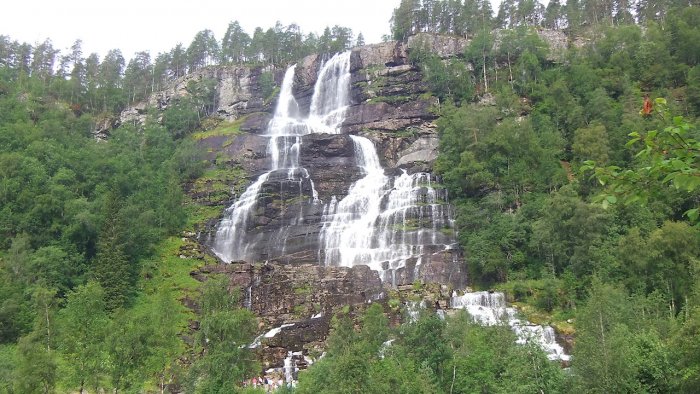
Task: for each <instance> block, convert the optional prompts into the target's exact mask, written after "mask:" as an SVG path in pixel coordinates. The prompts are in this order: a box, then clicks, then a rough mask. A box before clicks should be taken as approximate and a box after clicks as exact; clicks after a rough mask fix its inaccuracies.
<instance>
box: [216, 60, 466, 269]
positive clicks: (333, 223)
mask: <svg viewBox="0 0 700 394" xmlns="http://www.w3.org/2000/svg"><path fill="white" fill-rule="evenodd" d="M295 72H296V66H291V67H290V68H289V69H287V71H286V73H285V76H284V80H283V82H282V86H281V90H280V96H279V100H278V103H277V107H276V109H275V112H274V117H273V118H272V120H271V121H270V123H269V125H268V127H267V131H266V133H265V134H264V135H265V136H266V137H267V138H269V141H268V144H267V156H268V157H269V161H270V165H269V170H268V171H266V172H264V173H262V174H261V175H259V176H258V178H257V179H256V180H255V181H254V182H253V183H252V184H251V185H250V186H249V187H248V188H247V190H246V191H245V192H244V193H242V194H241V195H240V196H239V197H238V199H237V200H236V201H235V202H234V203H233V204H232V205H231V206H230V207H229V208H228V209H227V210H226V212H225V214H224V218H223V219H222V221H221V223H220V224H219V227H218V229H217V232H216V238H215V240H214V241H213V243H212V249H213V251H214V252H215V253H216V254H217V255H218V256H219V257H220V258H221V259H222V260H224V261H226V262H230V261H240V260H244V261H249V262H255V261H264V260H268V259H274V258H276V257H279V256H282V255H285V254H286V253H288V252H287V247H288V242H289V239H288V238H289V237H290V236H289V234H292V233H294V234H297V233H298V232H299V231H298V229H299V228H301V226H302V225H306V226H308V224H309V223H308V221H309V220H308V219H307V218H305V217H302V216H303V215H302V213H301V212H302V210H301V209H300V210H299V215H298V217H293V218H286V219H285V221H286V222H285V223H280V224H279V225H278V226H277V227H276V228H275V229H274V230H272V231H274V232H275V234H274V235H273V236H271V235H270V234H269V231H268V233H264V232H260V231H258V232H257V233H256V232H255V231H253V230H255V229H256V226H257V228H259V227H260V226H259V223H256V220H255V216H256V215H257V214H259V211H261V210H262V207H260V206H259V205H260V201H261V199H263V198H265V190H264V189H265V185H270V186H269V188H270V189H273V188H275V189H276V190H282V189H284V188H286V189H285V190H288V189H289V188H290V185H291V187H295V188H298V189H297V190H298V193H297V196H298V197H296V198H295V201H294V202H293V203H295V204H302V205H303V204H307V205H308V204H314V205H319V207H318V209H319V217H318V219H317V220H316V221H317V223H314V225H315V229H314V230H313V231H310V230H305V231H306V232H307V233H305V234H303V236H305V237H317V241H316V244H317V245H318V246H317V248H318V250H317V251H316V252H315V254H316V255H317V257H318V262H319V263H322V264H324V265H341V266H348V267H351V266H354V265H359V264H365V265H368V266H369V267H370V268H372V269H373V270H377V271H379V272H380V273H381V276H382V279H383V280H385V281H390V282H392V283H396V275H397V270H399V269H402V268H405V269H407V270H412V272H411V273H410V274H409V275H405V276H407V277H410V278H411V279H410V280H412V278H414V277H416V276H417V272H418V269H419V268H420V266H421V264H422V263H423V260H424V255H425V254H426V253H438V252H441V251H443V250H445V249H446V248H450V247H451V245H452V244H453V243H454V235H453V233H452V219H451V212H450V208H449V205H448V204H447V196H446V192H445V191H444V190H443V189H442V188H439V187H436V185H435V179H434V178H431V176H430V175H429V174H427V173H414V174H408V173H407V172H406V171H402V173H401V174H400V175H398V176H391V175H388V174H387V173H386V171H385V169H384V168H383V167H382V164H381V159H380V158H379V156H378V154H377V149H376V147H375V145H374V144H373V142H372V141H371V140H369V139H368V138H365V137H362V136H357V135H352V136H350V138H351V140H352V144H353V145H354V162H355V165H356V168H357V171H359V179H358V180H357V181H355V182H354V183H353V184H352V185H351V186H350V188H349V190H348V191H347V194H346V195H345V196H337V197H336V196H332V198H330V201H320V200H319V199H318V193H317V192H316V190H315V188H314V182H313V180H312V179H311V178H312V176H313V174H310V171H309V170H307V169H306V168H304V167H302V166H300V151H301V149H302V144H303V140H304V136H306V135H309V134H314V133H323V134H339V133H340V127H341V125H342V123H343V121H344V120H345V115H346V111H347V108H348V106H349V104H350V91H351V90H350V80H351V74H350V52H345V53H342V54H338V55H336V56H334V57H332V58H331V59H329V60H328V61H327V62H325V63H323V64H322V66H321V68H320V70H319V71H318V78H317V80H316V83H315V85H314V89H313V95H312V97H311V103H310V105H309V111H308V113H309V114H308V116H306V117H303V116H302V115H301V114H302V112H303V111H302V110H301V109H300V107H299V103H298V102H297V100H296V98H295V97H294V94H293V92H294V89H293V88H294V80H295ZM351 175H352V174H339V176H342V177H349V176H351ZM275 183H278V184H279V186H274V184H275ZM305 183H306V184H307V185H310V189H311V196H308V195H305V194H304V190H303V189H304V187H303V184H305ZM283 185H285V186H284V187H283ZM307 189H308V187H307ZM253 233H255V234H253ZM270 240H272V243H274V244H275V245H274V248H272V247H270V246H269V245H265V246H261V245H260V244H262V243H270ZM262 249H264V250H265V253H261V250H262ZM270 250H272V251H273V252H269V251H270Z"/></svg>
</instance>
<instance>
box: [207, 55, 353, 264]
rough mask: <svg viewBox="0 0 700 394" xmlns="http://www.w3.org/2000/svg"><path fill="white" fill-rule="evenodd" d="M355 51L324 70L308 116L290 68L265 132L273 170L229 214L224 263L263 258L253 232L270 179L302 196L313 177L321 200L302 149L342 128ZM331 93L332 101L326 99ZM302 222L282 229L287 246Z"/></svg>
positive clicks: (220, 232)
mask: <svg viewBox="0 0 700 394" xmlns="http://www.w3.org/2000/svg"><path fill="white" fill-rule="evenodd" d="M349 64H350V52H346V53H342V54H339V55H336V56H334V57H333V58H331V59H330V60H329V61H328V62H326V63H325V64H324V65H323V67H322V68H321V70H320V71H319V78H318V81H317V83H316V86H315V90H317V91H319V92H322V93H320V94H319V95H320V96H321V97H322V98H323V101H319V100H321V99H317V98H316V96H317V94H314V100H313V101H312V106H311V111H310V113H309V117H308V118H307V119H300V114H299V104H298V103H297V101H296V99H295V98H294V95H293V93H292V88H293V83H294V72H295V70H296V65H294V66H291V67H289V68H288V69H287V71H286V72H285V75H284V79H283V81H282V88H281V90H280V96H279V100H278V103H277V107H276V108H275V113H274V117H273V118H272V120H271V121H270V124H269V125H268V128H267V133H266V134H265V136H267V137H269V138H270V139H269V142H268V145H267V153H268V156H269V157H270V161H271V165H270V170H269V171H267V172H265V173H263V174H262V175H260V176H259V177H258V179H257V180H256V181H255V182H253V183H252V184H251V185H250V186H248V188H247V189H246V191H245V192H244V193H243V194H241V196H240V197H239V198H238V200H237V201H236V202H235V203H234V204H233V205H231V206H230V207H229V208H228V209H226V212H225V213H224V219H223V220H222V221H221V223H220V224H219V227H218V229H217V232H216V238H215V240H214V243H213V245H212V250H213V251H214V253H215V254H216V255H217V256H219V258H221V259H222V260H224V261H227V262H229V261H238V260H246V261H255V260H257V259H258V258H259V257H260V256H259V255H258V254H254V253H253V251H254V250H256V246H257V245H258V243H259V241H260V239H256V237H251V236H249V234H248V230H249V229H250V228H251V227H252V226H254V225H255V223H254V221H253V220H252V219H253V216H254V213H255V210H256V209H257V207H258V201H259V200H260V195H261V190H262V187H263V185H264V184H265V183H266V182H273V181H276V182H280V183H288V184H294V183H298V187H299V195H301V194H302V193H301V185H302V182H304V181H308V182H309V183H310V185H311V188H312V195H313V202H314V203H317V202H318V197H317V193H316V191H315V189H314V187H313V185H314V184H313V181H312V180H311V178H310V176H309V172H308V171H307V170H306V169H305V168H302V167H299V149H300V146H301V143H302V136H303V135H306V134H310V133H331V134H336V133H338V132H339V127H340V124H341V123H342V121H343V119H344V114H345V110H346V109H347V106H348V86H349V81H350V66H349ZM326 97H331V98H333V99H332V100H331V99H325V98H326ZM295 224H296V223H288V225H287V226H283V227H281V228H280V231H279V233H278V234H277V237H276V238H277V241H278V242H280V243H282V245H281V246H280V247H279V249H281V250H284V248H285V241H286V236H285V234H284V233H285V231H286V230H287V229H288V227H289V226H293V225H295Z"/></svg>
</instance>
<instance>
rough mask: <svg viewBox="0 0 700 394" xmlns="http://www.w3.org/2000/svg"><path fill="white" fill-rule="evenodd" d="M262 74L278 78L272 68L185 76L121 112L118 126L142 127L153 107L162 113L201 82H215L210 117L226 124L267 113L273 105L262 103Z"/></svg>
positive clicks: (227, 69)
mask: <svg viewBox="0 0 700 394" xmlns="http://www.w3.org/2000/svg"><path fill="white" fill-rule="evenodd" d="M263 72H271V73H273V74H274V75H275V77H276V78H277V79H279V78H281V75H279V71H278V70H275V69H263V68H261V67H254V68H250V67H244V66H241V67H226V66H212V67H205V68H202V69H201V70H198V71H196V72H193V73H191V74H187V75H186V76H184V77H182V78H180V79H177V80H176V81H174V82H172V83H171V84H170V85H169V86H167V87H166V88H165V89H163V90H161V91H159V92H156V93H153V94H151V95H150V96H149V98H148V100H146V101H144V102H142V103H138V104H136V105H134V106H132V107H129V108H127V109H125V110H124V111H122V113H121V116H120V118H119V122H118V123H119V124H137V125H143V124H144V123H145V120H146V112H147V110H148V109H152V108H155V109H157V110H160V111H163V110H165V109H167V108H168V106H169V105H171V103H172V102H173V100H177V99H179V98H182V97H187V96H189V95H190V94H191V92H190V91H189V87H190V86H192V84H197V83H200V82H202V81H206V80H211V81H214V83H215V86H214V89H215V91H216V95H215V106H214V112H213V115H215V116H217V117H219V118H221V119H224V120H228V121H232V120H235V119H238V118H240V117H241V116H244V115H247V114H251V113H255V112H269V111H270V109H271V108H272V103H270V102H265V100H264V99H265V98H264V97H263V92H262V88H261V85H260V76H261V74H262V73H263Z"/></svg>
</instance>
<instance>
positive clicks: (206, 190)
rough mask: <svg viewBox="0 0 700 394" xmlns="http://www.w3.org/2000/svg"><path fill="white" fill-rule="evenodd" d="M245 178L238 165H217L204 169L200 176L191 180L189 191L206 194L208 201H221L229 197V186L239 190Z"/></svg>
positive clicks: (245, 180)
mask: <svg viewBox="0 0 700 394" xmlns="http://www.w3.org/2000/svg"><path fill="white" fill-rule="evenodd" d="M246 182H247V179H246V177H245V171H244V170H243V169H242V168H240V167H225V166H224V165H222V166H217V167H212V168H210V169H208V170H206V171H205V172H204V173H203V174H202V176H200V177H199V178H197V179H196V180H195V181H194V182H192V189H191V192H192V193H195V194H206V195H207V200H208V201H209V202H214V203H217V202H220V203H223V202H224V201H227V200H228V199H229V198H230V197H231V188H232V187H233V188H234V189H235V190H241V191H242V188H243V187H244V186H245V183H246Z"/></svg>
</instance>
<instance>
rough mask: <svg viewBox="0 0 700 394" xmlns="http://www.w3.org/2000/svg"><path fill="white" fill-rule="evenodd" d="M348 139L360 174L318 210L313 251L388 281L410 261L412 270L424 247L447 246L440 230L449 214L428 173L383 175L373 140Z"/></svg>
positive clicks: (328, 262) (326, 259) (447, 225)
mask: <svg viewBox="0 0 700 394" xmlns="http://www.w3.org/2000/svg"><path fill="white" fill-rule="evenodd" d="M351 138H352V141H353V143H354V144H355V156H356V160H357V165H358V166H359V167H360V168H361V169H362V172H363V174H364V177H363V178H361V179H359V180H358V181H357V182H355V183H354V184H353V185H352V187H351V188H350V190H349V191H348V194H347V196H346V197H345V198H343V199H342V200H341V201H339V202H337V203H333V202H332V203H331V204H329V206H328V209H327V210H326V211H325V212H324V216H323V219H322V221H323V228H322V230H321V242H320V246H321V251H320V252H322V253H319V255H321V254H322V255H323V256H324V257H323V262H324V264H325V265H340V266H346V267H352V266H353V265H357V264H366V265H368V266H369V267H370V268H372V269H373V270H376V271H379V272H380V273H381V276H382V279H383V280H385V281H391V282H392V283H393V282H395V273H396V270H398V269H400V268H404V267H406V266H407V263H408V262H409V261H410V260H413V262H414V263H415V267H414V270H416V271H417V269H418V268H419V266H420V264H421V263H422V257H423V255H424V253H425V250H424V249H425V245H438V244H449V242H448V241H447V240H446V236H445V235H444V234H443V233H442V232H441V230H442V229H443V228H450V227H451V218H450V212H449V209H447V208H446V204H445V202H444V201H442V200H441V197H442V195H441V193H439V192H438V190H436V189H435V188H433V186H432V183H431V178H430V175H429V174H426V173H415V174H413V175H409V174H408V173H407V172H406V171H403V172H402V175H401V176H399V177H396V178H393V177H389V176H386V175H385V174H384V169H383V168H382V166H381V164H380V161H379V157H378V156H377V151H376V149H375V147H374V144H373V143H372V142H371V141H370V140H369V139H367V138H364V137H359V136H351ZM414 276H416V275H415V273H414Z"/></svg>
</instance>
